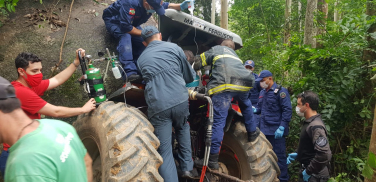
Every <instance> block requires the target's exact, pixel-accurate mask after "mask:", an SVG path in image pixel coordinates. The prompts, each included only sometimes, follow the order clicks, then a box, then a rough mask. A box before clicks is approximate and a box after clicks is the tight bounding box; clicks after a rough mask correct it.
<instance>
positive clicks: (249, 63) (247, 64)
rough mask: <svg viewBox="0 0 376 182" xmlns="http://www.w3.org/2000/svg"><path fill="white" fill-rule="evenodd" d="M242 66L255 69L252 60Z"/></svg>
mask: <svg viewBox="0 0 376 182" xmlns="http://www.w3.org/2000/svg"><path fill="white" fill-rule="evenodd" d="M244 66H252V68H254V67H255V62H253V61H252V60H247V61H246V62H245V63H244Z"/></svg>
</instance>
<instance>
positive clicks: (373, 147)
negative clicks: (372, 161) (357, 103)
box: [364, 105, 376, 182]
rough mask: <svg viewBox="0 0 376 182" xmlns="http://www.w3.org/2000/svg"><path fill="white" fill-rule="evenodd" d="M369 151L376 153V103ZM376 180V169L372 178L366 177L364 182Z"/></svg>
mask: <svg viewBox="0 0 376 182" xmlns="http://www.w3.org/2000/svg"><path fill="white" fill-rule="evenodd" d="M369 152H372V153H374V154H376V105H375V110H374V113H373V126H372V134H371V142H370V144H369ZM375 180H376V171H374V173H373V176H372V179H371V180H369V179H367V178H364V182H372V181H375Z"/></svg>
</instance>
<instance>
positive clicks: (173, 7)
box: [168, 3, 181, 11]
mask: <svg viewBox="0 0 376 182" xmlns="http://www.w3.org/2000/svg"><path fill="white" fill-rule="evenodd" d="M168 8H171V9H176V10H179V11H180V10H181V9H180V4H176V3H170V4H169V5H168Z"/></svg>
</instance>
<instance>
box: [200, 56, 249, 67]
mask: <svg viewBox="0 0 376 182" xmlns="http://www.w3.org/2000/svg"><path fill="white" fill-rule="evenodd" d="M220 58H232V59H236V60H239V61H240V62H241V63H242V64H243V61H242V60H241V59H239V58H238V57H236V56H233V55H228V54H223V55H219V56H215V57H214V59H213V65H214V64H215V61H217V59H220ZM205 63H206V62H205Z"/></svg>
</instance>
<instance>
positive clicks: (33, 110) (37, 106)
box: [0, 48, 95, 175]
mask: <svg viewBox="0 0 376 182" xmlns="http://www.w3.org/2000/svg"><path fill="white" fill-rule="evenodd" d="M78 51H81V55H82V56H85V50H83V49H81V48H80V49H77V50H76V59H75V60H74V62H73V63H72V64H70V65H69V66H68V67H67V68H66V69H65V70H63V71H62V72H60V73H59V74H57V75H56V76H54V77H53V78H50V79H47V80H42V79H43V75H42V63H41V61H42V60H41V59H40V58H38V57H37V56H36V55H34V54H31V53H24V52H23V53H21V54H19V55H18V56H17V58H16V60H15V63H16V68H17V72H18V79H17V80H15V81H13V82H12V85H13V87H14V88H15V90H16V96H17V98H18V99H19V100H20V101H21V108H22V110H23V111H24V112H25V113H26V115H27V116H29V118H31V119H41V116H40V115H41V114H43V115H46V116H51V117H56V118H63V117H72V116H77V115H80V114H84V113H88V112H90V111H92V110H94V109H95V100H94V99H93V98H92V99H90V100H89V101H88V102H87V103H86V104H85V105H84V106H83V107H81V108H69V107H63V106H55V105H52V104H50V103H48V102H46V101H45V100H43V99H42V98H41V97H40V96H42V95H43V94H44V92H45V91H47V90H51V89H53V88H56V87H57V86H59V85H61V84H63V83H64V82H66V81H67V80H68V79H69V77H71V76H72V74H73V73H74V72H75V70H76V68H77V67H78V66H79V65H80V61H79V59H78ZM3 146H4V147H3V151H2V152H1V156H0V171H1V173H2V174H3V175H4V171H5V164H6V160H7V158H8V154H9V153H8V148H9V147H10V146H9V145H8V144H6V143H4V144H3Z"/></svg>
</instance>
